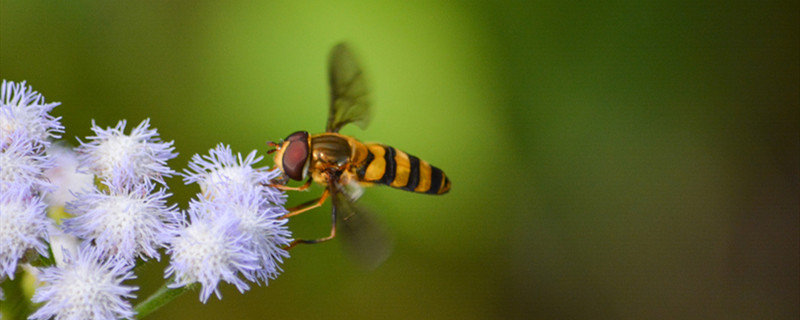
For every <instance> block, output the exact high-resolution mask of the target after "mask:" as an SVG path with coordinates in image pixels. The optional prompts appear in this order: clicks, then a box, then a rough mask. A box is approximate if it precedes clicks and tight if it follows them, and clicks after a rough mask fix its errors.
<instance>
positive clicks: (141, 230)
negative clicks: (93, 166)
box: [63, 183, 177, 262]
mask: <svg viewBox="0 0 800 320" xmlns="http://www.w3.org/2000/svg"><path fill="white" fill-rule="evenodd" d="M106 187H107V189H108V190H106V191H100V190H98V189H97V188H94V190H93V191H91V192H86V193H81V194H76V195H75V196H76V198H77V199H76V200H74V201H70V202H68V203H67V206H66V210H67V212H69V213H71V214H73V215H75V217H74V218H69V219H64V222H63V224H64V229H65V231H67V232H69V233H71V234H74V235H76V236H78V237H80V238H83V239H87V240H91V241H92V242H93V243H94V244H95V245H96V246H97V247H98V248H99V250H100V251H102V252H103V253H104V254H106V255H110V256H116V257H120V258H122V259H124V260H125V261H128V262H133V260H134V259H136V258H137V257H141V258H142V259H145V260H147V259H148V258H156V259H159V254H158V251H157V249H158V248H159V247H163V246H164V245H165V242H166V240H167V239H168V238H167V237H168V234H169V231H170V228H173V227H174V226H173V223H172V221H175V219H176V218H175V215H176V214H177V212H176V209H175V205H172V206H167V204H166V199H167V198H168V197H169V196H170V195H171V194H169V193H166V192H165V191H164V189H159V190H157V191H155V192H154V188H155V186H154V185H153V184H152V183H146V184H142V185H138V186H135V187H133V188H129V187H125V186H120V185H118V184H113V183H111V184H107V185H106Z"/></svg>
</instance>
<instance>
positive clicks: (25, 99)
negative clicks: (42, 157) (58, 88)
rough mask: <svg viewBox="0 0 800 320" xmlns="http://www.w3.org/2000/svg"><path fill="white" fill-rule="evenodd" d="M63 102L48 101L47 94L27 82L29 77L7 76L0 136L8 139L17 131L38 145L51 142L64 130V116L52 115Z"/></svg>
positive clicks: (0, 94) (0, 93)
mask: <svg viewBox="0 0 800 320" xmlns="http://www.w3.org/2000/svg"><path fill="white" fill-rule="evenodd" d="M59 104H61V103H59V102H51V103H45V101H44V97H43V96H42V95H41V94H39V93H38V92H36V91H33V88H32V87H30V86H26V85H25V81H23V82H21V83H14V82H12V81H6V80H3V84H2V87H1V88H0V137H2V139H3V140H5V139H8V138H9V137H11V134H12V133H16V134H19V135H22V136H23V137H24V140H26V141H32V142H33V143H34V144H36V145H48V144H49V141H48V139H49V138H58V137H60V136H59V135H58V133H62V132H64V127H63V126H61V123H60V122H59V120H61V117H58V118H55V117H53V116H51V115H50V111H52V110H53V108H55V107H57V106H58V105H59Z"/></svg>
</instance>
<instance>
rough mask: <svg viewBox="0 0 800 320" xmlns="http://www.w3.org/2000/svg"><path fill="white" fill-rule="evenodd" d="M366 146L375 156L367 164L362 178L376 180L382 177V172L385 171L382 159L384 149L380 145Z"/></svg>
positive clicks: (384, 162) (384, 161)
mask: <svg viewBox="0 0 800 320" xmlns="http://www.w3.org/2000/svg"><path fill="white" fill-rule="evenodd" d="M368 148H369V151H371V152H372V155H373V156H375V158H374V159H372V162H370V164H369V166H367V173H366V174H364V180H367V181H377V180H380V179H381V177H383V172H384V171H386V160H385V159H383V154H384V153H385V152H386V150H385V149H383V147H382V146H380V145H374V144H373V145H370V146H368Z"/></svg>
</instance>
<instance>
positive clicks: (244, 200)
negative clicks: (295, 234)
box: [209, 190, 292, 283]
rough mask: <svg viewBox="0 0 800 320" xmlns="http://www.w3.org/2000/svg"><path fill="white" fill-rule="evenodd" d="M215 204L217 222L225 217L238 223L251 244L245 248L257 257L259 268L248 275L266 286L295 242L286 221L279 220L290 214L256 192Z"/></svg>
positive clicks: (211, 212)
mask: <svg viewBox="0 0 800 320" xmlns="http://www.w3.org/2000/svg"><path fill="white" fill-rule="evenodd" d="M209 202H210V204H211V205H213V209H211V210H210V214H211V215H212V216H213V217H215V219H226V218H225V217H223V216H225V215H229V216H232V217H235V218H237V219H238V220H239V232H241V233H243V234H246V235H247V236H248V238H250V241H249V242H247V243H246V244H245V245H246V247H247V249H248V250H250V251H252V252H253V253H255V254H256V256H257V257H258V260H259V268H258V269H256V270H255V272H254V273H252V274H251V275H248V279H251V278H253V277H255V278H257V279H258V280H261V281H263V282H264V283H267V280H268V279H274V278H275V277H277V275H278V273H280V271H281V268H280V266H279V264H280V263H282V262H283V258H284V257H288V256H289V253H288V252H287V251H286V249H284V247H286V246H288V245H289V243H291V242H292V239H291V237H292V234H291V232H290V231H289V230H288V229H287V228H286V222H287V221H288V220H287V219H278V218H280V217H281V216H283V215H284V214H286V213H288V211H286V209H285V208H283V207H281V206H276V205H272V204H270V203H269V202H268V201H267V200H266V199H265V198H264V197H262V196H261V195H260V194H259V193H257V192H256V191H255V190H250V192H241V193H239V194H235V195H231V196H229V197H226V198H216V199H213V200H210V201H209Z"/></svg>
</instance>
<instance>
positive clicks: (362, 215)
mask: <svg viewBox="0 0 800 320" xmlns="http://www.w3.org/2000/svg"><path fill="white" fill-rule="evenodd" d="M332 200H333V210H335V212H334V214H335V215H336V219H337V224H338V235H339V237H340V239H341V240H340V241H341V242H342V245H343V246H344V249H345V253H346V254H347V255H349V256H350V258H351V259H352V260H353V261H355V262H356V263H357V264H358V265H360V266H362V267H364V268H366V269H368V270H373V269H375V268H377V267H378V266H380V265H381V264H382V263H383V262H384V261H386V259H387V258H389V255H390V253H391V248H392V242H391V240H390V237H389V235H388V233H387V232H386V230H385V229H384V228H383V226H382V225H381V224H380V222H379V221H378V220H377V218H376V217H375V216H374V215H373V214H372V213H371V212H370V211H369V210H367V209H365V208H364V207H362V206H359V205H357V204H356V203H355V202H353V201H352V200H351V198H350V197H349V196H348V195H347V194H345V193H344V192H335V193H334V194H333V199H332Z"/></svg>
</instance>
